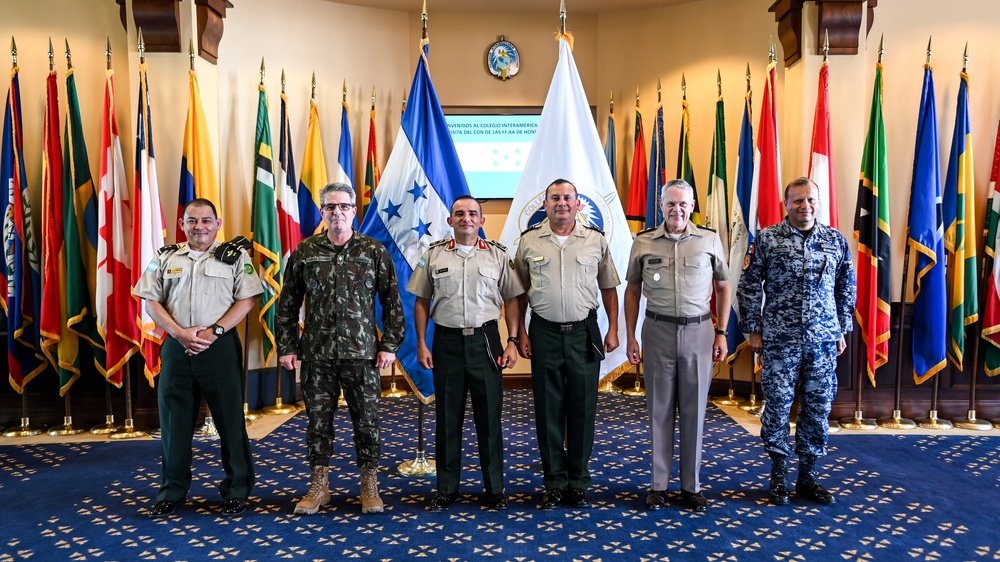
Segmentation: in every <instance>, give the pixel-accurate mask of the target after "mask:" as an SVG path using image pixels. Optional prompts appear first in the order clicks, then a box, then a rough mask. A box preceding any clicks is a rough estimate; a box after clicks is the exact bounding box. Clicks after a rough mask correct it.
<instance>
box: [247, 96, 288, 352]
mask: <svg viewBox="0 0 1000 562" xmlns="http://www.w3.org/2000/svg"><path fill="white" fill-rule="evenodd" d="M258 90H259V91H260V96H259V100H258V103H257V129H256V133H255V135H254V148H255V150H254V155H255V156H254V170H253V178H254V181H253V209H252V210H251V215H250V232H251V236H252V237H253V248H254V250H255V251H256V253H257V259H258V261H259V263H260V278H261V280H262V281H263V282H264V294H263V298H261V301H260V316H259V318H260V326H261V330H262V331H263V333H264V338H263V340H262V341H261V348H262V350H263V353H264V364H265V365H266V364H267V363H269V362H270V361H271V356H272V355H274V349H275V348H274V346H275V341H274V312H275V308H274V306H275V304H277V302H278V293H279V292H280V291H281V269H280V268H281V261H280V260H281V241H280V240H279V239H278V209H277V201H276V198H275V193H274V172H273V170H274V163H273V158H272V152H271V126H270V125H268V122H267V89H266V88H264V85H263V84H261V85H260V86H258Z"/></svg>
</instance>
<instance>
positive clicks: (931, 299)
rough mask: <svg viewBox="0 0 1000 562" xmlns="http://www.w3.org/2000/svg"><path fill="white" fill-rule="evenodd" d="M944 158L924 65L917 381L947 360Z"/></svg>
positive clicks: (918, 164)
mask: <svg viewBox="0 0 1000 562" xmlns="http://www.w3.org/2000/svg"><path fill="white" fill-rule="evenodd" d="M940 162H941V161H940V159H939V155H938V134H937V110H936V109H935V104H934V73H933V72H932V71H931V67H930V65H925V66H924V87H923V90H922V91H921V93H920V113H919V115H918V116H917V142H916V148H915V149H914V153H913V180H912V183H911V184H910V214H909V217H908V218H907V225H908V227H907V240H906V241H907V243H908V244H909V246H910V247H911V248H913V249H914V250H915V251H916V254H917V256H916V257H917V263H916V266H915V267H914V268H913V271H914V276H913V380H914V381H916V383H917V384H921V383H923V382H924V381H926V380H927V379H929V378H931V377H933V376H934V375H936V374H937V373H939V372H941V370H943V369H944V368H945V366H946V365H947V363H948V357H947V353H948V352H947V342H948V336H947V329H948V320H947V318H948V292H947V289H946V285H945V253H944V227H943V224H942V220H941V164H940ZM995 202H997V201H995ZM987 212H989V211H987ZM994 227H995V225H994ZM987 241H988V242H989V241H991V239H989V238H988V239H987ZM983 333H984V334H985V331H984V332H983Z"/></svg>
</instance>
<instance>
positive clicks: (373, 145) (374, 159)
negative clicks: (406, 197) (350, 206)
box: [360, 90, 382, 214]
mask: <svg viewBox="0 0 1000 562" xmlns="http://www.w3.org/2000/svg"><path fill="white" fill-rule="evenodd" d="M373 92H374V90H373ZM372 95H373V96H374V93H373V94H372ZM373 99H374V98H373ZM370 115H371V119H370V120H369V121H368V152H367V155H366V157H365V186H364V189H363V190H362V193H361V205H360V206H361V208H362V209H361V210H362V213H363V214H367V213H368V205H369V204H371V201H372V193H374V192H375V186H377V185H378V181H379V179H380V178H381V177H382V172H381V171H380V170H379V168H378V138H377V137H376V134H375V104H374V103H372V109H371V114H370Z"/></svg>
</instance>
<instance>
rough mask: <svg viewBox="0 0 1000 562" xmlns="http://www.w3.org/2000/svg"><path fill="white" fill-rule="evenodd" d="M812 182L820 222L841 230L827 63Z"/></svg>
mask: <svg viewBox="0 0 1000 562" xmlns="http://www.w3.org/2000/svg"><path fill="white" fill-rule="evenodd" d="M809 179H811V180H812V181H813V182H814V183H815V184H816V186H817V187H819V200H820V204H819V209H818V210H817V212H816V219H817V220H818V221H819V222H821V223H823V224H828V225H830V226H832V227H833V228H837V227H838V226H837V223H838V220H837V189H836V187H837V186H836V182H835V181H834V179H833V142H832V141H831V140H830V63H829V62H827V61H823V65H822V66H820V68H819V87H818V89H817V93H816V115H815V117H814V118H813V136H812V151H810V153H809Z"/></svg>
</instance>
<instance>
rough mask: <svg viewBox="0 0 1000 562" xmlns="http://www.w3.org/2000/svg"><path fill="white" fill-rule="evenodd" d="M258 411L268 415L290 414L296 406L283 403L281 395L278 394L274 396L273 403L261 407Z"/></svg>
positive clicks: (294, 410)
mask: <svg viewBox="0 0 1000 562" xmlns="http://www.w3.org/2000/svg"><path fill="white" fill-rule="evenodd" d="M260 411H261V412H263V413H264V414H267V415H269V416H280V415H284V414H291V413H292V412H296V411H298V408H296V407H295V406H294V405H292V404H285V403H284V402H283V401H282V400H281V397H280V396H278V397H276V398H275V399H274V404H273V405H271V406H264V407H263V408H261V409H260Z"/></svg>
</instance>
